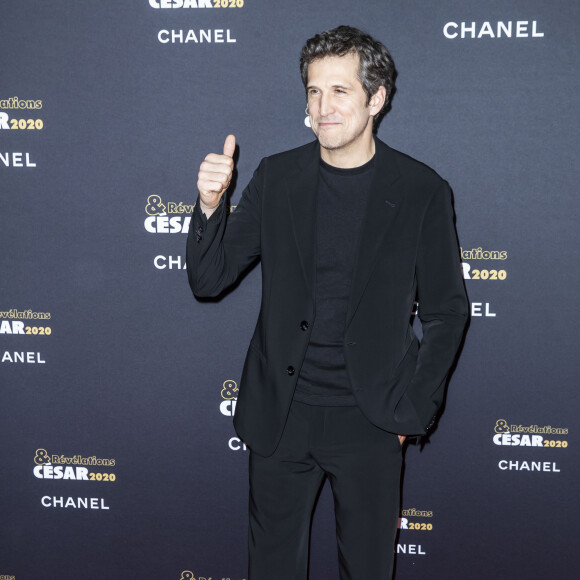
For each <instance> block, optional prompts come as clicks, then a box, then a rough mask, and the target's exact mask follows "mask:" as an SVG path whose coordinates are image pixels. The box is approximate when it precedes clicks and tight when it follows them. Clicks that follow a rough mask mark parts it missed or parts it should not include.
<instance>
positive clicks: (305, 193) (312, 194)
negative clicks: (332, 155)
mask: <svg viewBox="0 0 580 580" xmlns="http://www.w3.org/2000/svg"><path fill="white" fill-rule="evenodd" d="M319 166H320V148H319V146H318V141H314V142H312V143H311V144H310V146H309V147H307V148H305V150H304V154H303V155H302V156H301V157H300V158H299V159H298V160H297V163H296V166H295V168H294V171H293V172H292V174H290V175H289V176H288V179H287V180H286V184H285V185H286V192H287V195H288V202H289V205H290V217H291V220H292V228H293V231H294V237H295V239H296V245H297V246H298V253H299V255H300V264H301V266H302V270H303V273H304V280H305V281H306V284H307V286H308V288H309V289H310V291H311V292H312V296H313V297H314V284H315V279H316V190H317V188H318V173H319Z"/></svg>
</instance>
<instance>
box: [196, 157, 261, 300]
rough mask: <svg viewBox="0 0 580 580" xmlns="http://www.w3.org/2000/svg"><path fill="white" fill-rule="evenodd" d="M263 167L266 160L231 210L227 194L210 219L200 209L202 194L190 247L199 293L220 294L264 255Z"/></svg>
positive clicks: (201, 294) (207, 294) (197, 291)
mask: <svg viewBox="0 0 580 580" xmlns="http://www.w3.org/2000/svg"><path fill="white" fill-rule="evenodd" d="M263 170H264V161H262V163H260V166H259V167H258V169H257V170H256V171H255V172H254V176H253V177H252V180H251V181H250V183H249V184H248V186H247V187H246V189H245V190H244V192H243V193H242V197H241V200H240V202H239V204H238V205H237V207H236V209H235V210H234V211H233V212H232V213H231V214H229V212H228V211H227V205H226V203H225V199H224V198H225V195H224V196H223V197H222V199H221V201H220V204H219V206H218V208H217V209H216V211H215V212H214V213H213V214H212V215H211V216H210V218H209V219H206V217H205V215H204V214H203V213H202V212H201V210H200V209H199V197H198V200H197V203H196V204H195V208H194V210H193V215H192V219H191V222H190V226H189V233H188V235H187V249H186V263H187V276H188V278H189V285H190V286H191V290H192V291H193V293H194V294H195V295H196V296H198V297H208V296H217V295H218V294H219V293H220V292H222V291H223V290H225V289H226V288H228V287H229V286H231V285H232V284H233V283H234V282H235V281H236V280H237V279H238V277H239V276H240V274H241V273H242V272H243V271H244V270H245V269H247V268H248V267H249V266H250V265H251V264H252V263H254V262H255V261H256V260H258V259H259V258H260V255H261V239H260V238H261V235H260V230H261V225H260V224H261V212H262V209H261V208H262V190H261V185H262V181H263V173H264V171H263Z"/></svg>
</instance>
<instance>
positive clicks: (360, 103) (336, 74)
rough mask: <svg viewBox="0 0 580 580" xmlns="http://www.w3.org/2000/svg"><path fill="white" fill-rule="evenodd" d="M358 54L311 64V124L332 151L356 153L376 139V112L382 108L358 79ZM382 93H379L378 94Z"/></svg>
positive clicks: (327, 148)
mask: <svg viewBox="0 0 580 580" xmlns="http://www.w3.org/2000/svg"><path fill="white" fill-rule="evenodd" d="M358 67H359V57H358V55H357V54H347V55H345V56H328V57H325V58H321V59H318V60H315V61H313V62H311V63H310V64H309V65H308V84H307V88H306V92H307V95H308V108H309V110H310V123H311V125H312V130H313V131H314V134H315V135H316V136H317V137H318V141H319V142H320V145H321V146H322V147H323V148H324V149H326V150H328V151H329V152H330V151H332V152H335V151H336V152H338V151H339V150H341V152H344V153H350V152H352V153H353V154H355V155H356V153H357V152H358V150H359V148H361V147H368V143H369V142H370V141H371V140H372V124H373V115H376V114H377V113H378V112H379V111H380V109H381V108H382V103H383V102H384V101H383V100H382V99H381V98H379V101H380V106H378V110H377V104H376V103H375V104H373V103H374V102H375V100H376V99H374V97H371V101H370V104H369V105H367V96H366V93H365V91H364V89H363V86H362V84H361V82H360V80H359V79H358V76H357V72H358ZM377 94H378V93H377Z"/></svg>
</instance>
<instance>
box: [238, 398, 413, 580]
mask: <svg viewBox="0 0 580 580" xmlns="http://www.w3.org/2000/svg"><path fill="white" fill-rule="evenodd" d="M401 464H402V451H401V445H400V443H399V439H398V437H397V435H395V434H394V433H388V432H386V431H383V430H382V429H379V428H378V427H375V426H374V425H373V424H372V423H371V422H370V421H369V420H368V419H366V417H364V415H363V414H362V413H361V411H360V410H359V409H358V407H322V406H313V405H306V404H304V403H299V402H297V401H294V402H293V403H292V406H291V408H290V414H289V417H288V421H287V423H286V427H285V428H284V433H283V435H282V439H281V441H280V444H279V445H278V448H277V449H276V451H275V453H274V454H273V455H271V456H270V457H262V456H260V455H257V454H256V453H255V452H252V451H250V470H249V472H250V528H249V580H306V579H307V578H308V549H309V543H310V524H311V518H312V513H313V510H314V504H315V501H316V497H317V495H318V492H319V490H320V488H321V486H322V484H323V483H324V480H325V478H326V477H328V478H329V480H330V485H331V488H332V494H333V497H334V510H335V515H336V538H337V542H338V555H339V569H340V580H390V579H391V578H392V574H393V562H394V547H395V536H396V532H397V522H398V517H399V493H400V479H401ZM313 580H317V579H313Z"/></svg>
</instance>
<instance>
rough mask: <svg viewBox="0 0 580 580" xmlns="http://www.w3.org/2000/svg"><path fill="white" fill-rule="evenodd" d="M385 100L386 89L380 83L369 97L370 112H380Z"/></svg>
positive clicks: (375, 113) (372, 113)
mask: <svg viewBox="0 0 580 580" xmlns="http://www.w3.org/2000/svg"><path fill="white" fill-rule="evenodd" d="M386 100H387V89H385V87H383V86H382V85H381V86H380V87H379V88H378V89H377V92H376V93H375V94H374V95H373V96H372V97H371V98H370V99H369V107H370V109H371V110H370V114H371V115H373V116H375V115H377V114H378V113H380V111H381V109H382V108H383V106H384V105H385V101H386Z"/></svg>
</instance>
